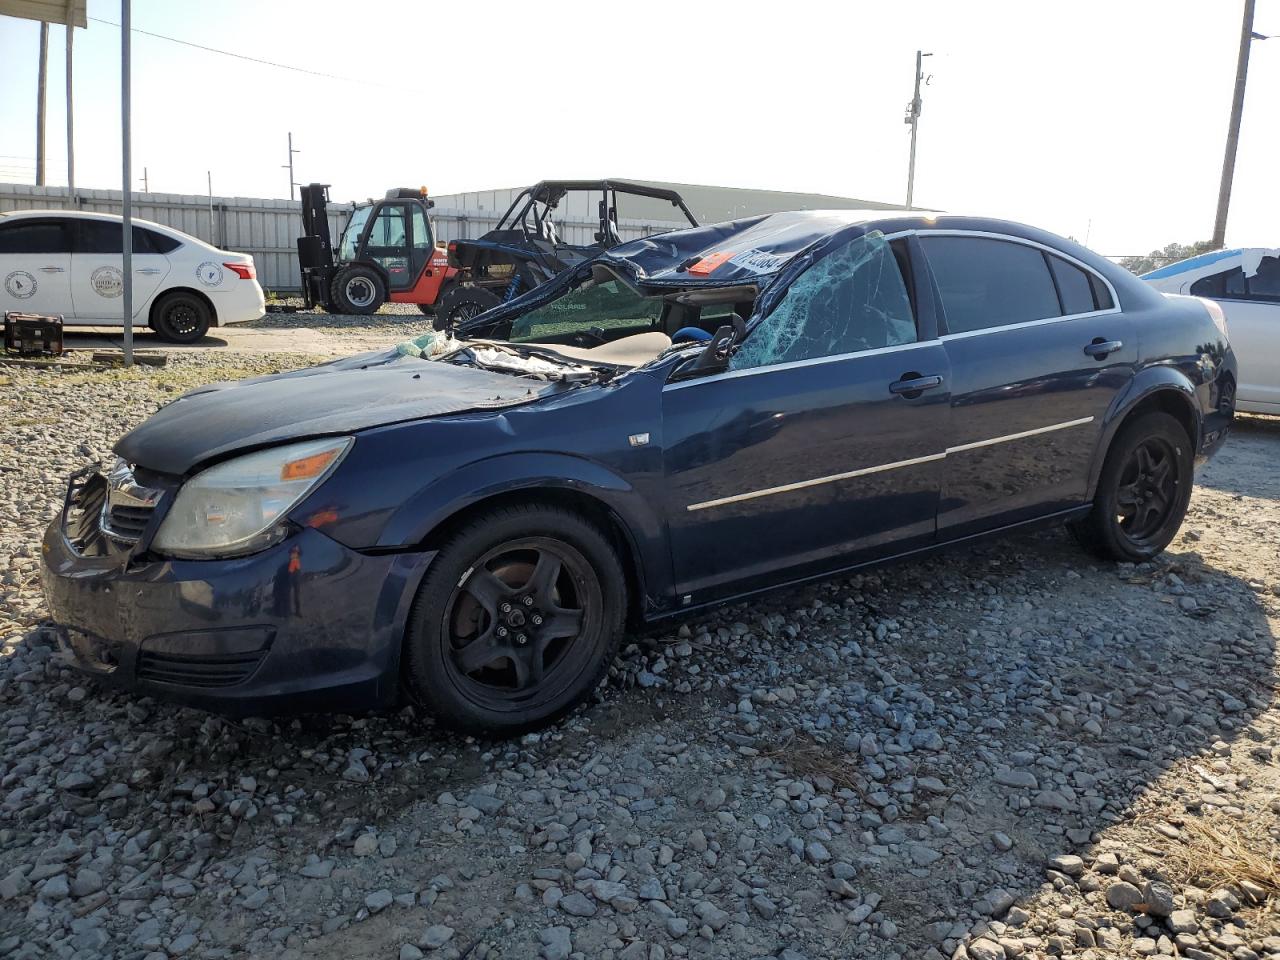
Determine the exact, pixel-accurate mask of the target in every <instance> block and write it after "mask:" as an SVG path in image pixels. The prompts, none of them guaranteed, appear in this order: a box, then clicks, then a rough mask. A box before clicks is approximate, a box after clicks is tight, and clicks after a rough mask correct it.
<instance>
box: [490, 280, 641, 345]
mask: <svg viewBox="0 0 1280 960" xmlns="http://www.w3.org/2000/svg"><path fill="white" fill-rule="evenodd" d="M661 317H662V301H661V299H659V298H656V297H642V296H640V294H638V293H636V291H634V290H632V289H631V288H630V287H629V286H627V285H626V284H625V283H623V282H622V281H621V280H617V279H612V280H605V281H603V282H601V281H597V280H593V279H587V280H585V281H583V282H582V284H581V285H579V286H578V287H575V288H574V289H572V290H570V291H569V292H568V293H566V294H565V295H564V296H562V297H560V298H558V299H556V300H553V301H552V302H551V303H548V304H544V305H543V306H541V307H535V308H534V309H532V310H530V311H529V312H527V313H525V314H522V315H521V316H519V317H516V318H515V319H514V320H512V321H511V333H510V335H509V336H508V337H507V339H508V340H510V341H511V342H512V343H532V342H537V343H569V342H575V341H576V340H577V339H578V338H579V337H580V336H581V335H583V334H586V335H588V336H589V337H590V338H591V339H592V340H596V341H600V342H605V341H609V340H616V339H618V338H619V337H626V336H631V335H632V334H636V333H647V332H649V331H651V330H659V329H661V326H660V319H661Z"/></svg>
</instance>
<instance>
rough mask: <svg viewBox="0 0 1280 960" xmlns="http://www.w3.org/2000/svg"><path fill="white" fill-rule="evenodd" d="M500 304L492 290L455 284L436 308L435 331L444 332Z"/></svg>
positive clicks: (467, 284) (466, 284)
mask: <svg viewBox="0 0 1280 960" xmlns="http://www.w3.org/2000/svg"><path fill="white" fill-rule="evenodd" d="M500 303H502V298H501V297H499V296H498V295H497V294H496V293H494V292H493V291H492V290H488V289H486V288H484V287H477V286H475V285H474V284H470V283H457V284H454V285H453V286H452V287H450V288H449V289H448V290H447V291H445V295H444V296H443V297H441V298H440V301H439V305H438V306H437V307H436V324H435V326H436V329H437V330H446V329H448V328H449V327H453V326H456V325H457V324H459V323H462V322H463V321H465V320H470V319H471V318H472V317H475V316H478V315H479V314H482V313H484V312H485V311H486V310H489V309H492V308H493V307H496V306H497V305H498V304H500Z"/></svg>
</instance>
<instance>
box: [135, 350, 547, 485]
mask: <svg viewBox="0 0 1280 960" xmlns="http://www.w3.org/2000/svg"><path fill="white" fill-rule="evenodd" d="M564 389H566V388H565V387H564V386H563V385H562V384H558V383H551V382H541V381H536V380H529V379H526V378H522V377H514V376H508V375H506V374H501V373H492V372H490V371H486V370H478V369H476V368H474V367H461V366H457V365H455V364H451V363H437V362H424V361H422V360H416V359H413V358H410V357H404V356H401V355H399V354H397V353H396V352H395V351H394V350H390V351H383V352H378V353H372V354H360V355H357V356H354V357H348V358H346V359H343V360H337V361H334V362H333V363H326V364H321V365H320V366H317V367H308V368H306V369H303V370H294V371H292V372H290V373H282V374H277V375H275V376H269V377H255V378H254V379H251V380H241V381H239V382H236V383H218V384H212V385H210V386H207V387H200V388H199V389H197V390H192V391H190V392H189V393H186V394H183V395H182V396H181V397H179V398H178V399H177V400H175V401H174V402H173V403H170V404H169V405H168V406H166V407H163V408H161V409H160V410H159V411H158V412H157V413H156V414H155V415H154V416H153V417H151V419H149V420H147V421H146V422H145V423H143V424H142V425H141V426H139V427H138V428H137V429H135V430H132V431H130V432H129V433H127V434H125V435H124V436H123V437H121V438H120V440H119V441H118V442H117V443H116V445H115V452H116V453H117V454H119V455H120V456H121V457H123V458H124V459H125V460H128V461H129V462H130V463H133V464H137V465H140V466H143V467H146V468H148V469H150V470H155V471H158V472H160V473H168V474H178V475H181V474H188V473H190V472H191V471H192V470H193V468H195V467H197V466H199V465H202V464H205V463H207V462H209V461H212V460H218V459H221V458H223V457H225V456H226V455H228V454H230V453H233V452H235V451H247V450H250V449H254V448H257V447H265V446H270V445H272V444H277V443H286V442H289V441H293V440H302V439H305V438H308V437H316V436H332V435H337V434H345V433H352V432H354V431H356V430H362V429H366V428H368V427H376V426H382V425H385V424H390V423H399V422H402V421H405V420H418V419H423V418H426V417H438V416H443V415H445V414H452V413H462V412H465V411H469V410H494V409H502V408H505V407H510V406H515V405H517V404H523V403H529V402H532V401H534V400H537V399H539V398H541V397H543V396H547V395H550V394H552V393H558V392H561V391H563V390H564Z"/></svg>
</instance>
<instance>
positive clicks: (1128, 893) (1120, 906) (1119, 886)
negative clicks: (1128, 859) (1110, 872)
mask: <svg viewBox="0 0 1280 960" xmlns="http://www.w3.org/2000/svg"><path fill="white" fill-rule="evenodd" d="M1106 896H1107V904H1108V905H1109V906H1110V907H1111V908H1112V909H1113V910H1132V909H1133V908H1134V907H1135V906H1137V905H1138V904H1140V903H1142V891H1141V890H1139V889H1138V888H1137V887H1135V886H1134V885H1133V884H1132V883H1126V882H1125V881H1123V880H1117V881H1116V882H1115V883H1112V884H1109V885H1108V886H1107V894H1106Z"/></svg>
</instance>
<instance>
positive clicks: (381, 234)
mask: <svg viewBox="0 0 1280 960" xmlns="http://www.w3.org/2000/svg"><path fill="white" fill-rule="evenodd" d="M364 253H365V256H366V257H367V258H368V259H370V260H372V261H374V262H375V263H377V264H378V265H379V266H381V267H382V269H383V270H385V271H386V272H387V289H388V290H390V291H396V290H408V289H409V288H410V287H412V286H413V284H414V282H415V281H416V280H417V279H418V273H421V269H420V268H419V270H418V273H414V270H413V250H412V248H411V247H410V245H409V204H407V203H384V204H383V205H382V207H381V209H379V210H378V215H377V216H376V217H374V218H373V222H372V223H370V224H369V233H368V236H367V237H366V238H365V242H364Z"/></svg>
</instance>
